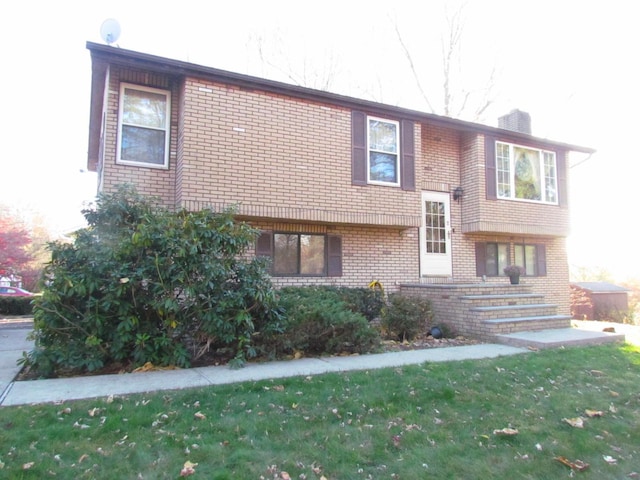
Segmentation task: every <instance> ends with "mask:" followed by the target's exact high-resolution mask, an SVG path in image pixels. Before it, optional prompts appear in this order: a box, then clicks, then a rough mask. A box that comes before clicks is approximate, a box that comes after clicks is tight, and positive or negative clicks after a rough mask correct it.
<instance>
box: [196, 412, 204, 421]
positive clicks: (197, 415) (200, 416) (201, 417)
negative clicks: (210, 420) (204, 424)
mask: <svg viewBox="0 0 640 480" xmlns="http://www.w3.org/2000/svg"><path fill="white" fill-rule="evenodd" d="M193 416H194V417H196V418H197V419H198V420H204V419H205V418H207V416H206V415H205V414H204V413H202V412H196V413H194V414H193Z"/></svg>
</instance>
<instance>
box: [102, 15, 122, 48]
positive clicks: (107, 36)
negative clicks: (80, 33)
mask: <svg viewBox="0 0 640 480" xmlns="http://www.w3.org/2000/svg"><path fill="white" fill-rule="evenodd" d="M100 36H101V37H102V39H103V40H104V41H105V42H107V44H109V45H111V44H112V43H113V42H115V41H116V40H118V38H120V24H119V23H118V21H117V20H115V19H113V18H108V19H107V20H105V21H104V22H102V26H101V27H100Z"/></svg>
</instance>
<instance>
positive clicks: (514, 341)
mask: <svg viewBox="0 0 640 480" xmlns="http://www.w3.org/2000/svg"><path fill="white" fill-rule="evenodd" d="M493 340H494V341H495V342H496V343H500V344H502V345H509V346H512V347H524V348H533V349H543V348H559V347H571V346H574V347H575V346H589V345H602V344H607V343H624V342H625V335H624V334H622V333H608V332H597V331H593V330H585V329H580V328H571V327H570V328H552V329H548V330H537V331H524V332H515V333H507V334H501V335H495V336H494V337H493Z"/></svg>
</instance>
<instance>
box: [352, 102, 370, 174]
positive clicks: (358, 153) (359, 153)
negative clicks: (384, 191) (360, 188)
mask: <svg viewBox="0 0 640 480" xmlns="http://www.w3.org/2000/svg"><path fill="white" fill-rule="evenodd" d="M366 121H367V116H366V115H365V114H364V112H358V111H356V110H354V111H352V112H351V183H352V184H353V185H366V184H367V127H366Z"/></svg>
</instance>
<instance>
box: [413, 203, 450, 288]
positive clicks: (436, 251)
mask: <svg viewBox="0 0 640 480" xmlns="http://www.w3.org/2000/svg"><path fill="white" fill-rule="evenodd" d="M449 198H450V197H449V194H448V193H442V192H422V226H421V227H420V275H443V276H451V275H452V270H451V217H450V215H449Z"/></svg>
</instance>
